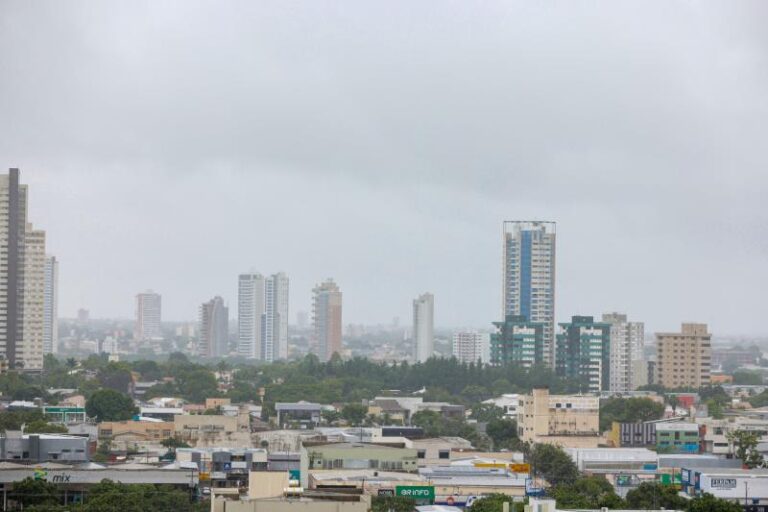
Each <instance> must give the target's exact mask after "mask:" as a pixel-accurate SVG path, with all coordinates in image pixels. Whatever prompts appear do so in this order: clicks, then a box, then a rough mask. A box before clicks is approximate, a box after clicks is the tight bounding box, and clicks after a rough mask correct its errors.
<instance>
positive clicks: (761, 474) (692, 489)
mask: <svg viewBox="0 0 768 512" xmlns="http://www.w3.org/2000/svg"><path fill="white" fill-rule="evenodd" d="M681 484H682V490H683V492H684V493H685V494H687V495H688V496H691V497H693V496H701V495H702V494H704V493H709V494H712V495H713V496H715V497H716V498H720V499H723V500H728V501H732V502H734V503H739V504H744V505H765V504H767V503H768V469H750V470H745V469H736V468H733V469H718V468H706V469H691V468H683V470H682V471H681Z"/></svg>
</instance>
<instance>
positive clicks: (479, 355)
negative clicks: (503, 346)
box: [451, 331, 491, 363]
mask: <svg viewBox="0 0 768 512" xmlns="http://www.w3.org/2000/svg"><path fill="white" fill-rule="evenodd" d="M451 353H452V354H453V357H455V358H456V359H458V360H459V361H461V362H462V363H476V362H478V361H480V362H481V363H489V362H490V361H491V335H490V334H489V333H485V332H476V331H473V332H468V331H463V332H455V333H453V339H452V340H451Z"/></svg>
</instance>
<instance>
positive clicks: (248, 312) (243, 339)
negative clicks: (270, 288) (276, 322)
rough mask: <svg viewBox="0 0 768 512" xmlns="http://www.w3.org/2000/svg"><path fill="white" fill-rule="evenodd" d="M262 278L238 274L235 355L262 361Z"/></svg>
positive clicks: (256, 275) (263, 287)
mask: <svg viewBox="0 0 768 512" xmlns="http://www.w3.org/2000/svg"><path fill="white" fill-rule="evenodd" d="M264 290H265V280H264V276H262V275H261V274H256V273H249V274H240V276H239V277H238V280H237V353H238V354H239V355H241V356H243V357H247V358H249V359H264V343H263V341H264V339H263V334H264V333H263V330H264V323H263V321H264V311H265V309H264V302H265V296H264Z"/></svg>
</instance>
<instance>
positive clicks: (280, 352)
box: [262, 272, 288, 362]
mask: <svg viewBox="0 0 768 512" xmlns="http://www.w3.org/2000/svg"><path fill="white" fill-rule="evenodd" d="M264 301H265V305H264V317H263V325H264V327H263V329H264V331H263V332H264V335H263V340H264V357H263V358H262V359H263V360H264V361H269V362H272V361H276V360H278V359H286V358H287V357H288V276H286V275H285V274H284V273H282V272H279V273H277V274H273V275H271V276H269V277H268V278H267V279H266V282H265V287H264Z"/></svg>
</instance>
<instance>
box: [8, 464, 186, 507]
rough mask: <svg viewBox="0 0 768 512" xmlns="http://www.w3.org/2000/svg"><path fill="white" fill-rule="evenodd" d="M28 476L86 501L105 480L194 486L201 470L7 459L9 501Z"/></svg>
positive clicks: (70, 498)
mask: <svg viewBox="0 0 768 512" xmlns="http://www.w3.org/2000/svg"><path fill="white" fill-rule="evenodd" d="M26 478H34V479H35V480H44V481H46V482H48V483H50V484H55V485H56V486H57V487H58V488H59V489H60V490H61V491H66V496H67V498H66V499H67V500H68V503H71V504H74V503H82V502H83V497H84V496H85V495H86V494H87V493H88V490H89V489H90V488H91V487H93V486H94V485H98V484H100V483H101V482H102V480H105V479H106V480H112V481H113V482H120V483H123V484H163V485H171V486H174V487H176V488H179V489H184V490H192V489H194V488H195V487H197V485H198V484H199V479H198V472H197V470H196V469H194V468H183V467H178V465H176V466H162V467H158V466H150V465H145V464H123V465H114V466H101V465H99V464H94V463H92V462H91V463H88V464H77V465H65V464H58V463H57V464H51V463H46V464H39V465H22V464H14V463H9V462H6V463H4V464H2V465H0V488H2V489H3V491H7V497H8V501H11V499H12V496H13V492H12V491H13V486H14V484H16V483H18V482H21V481H22V480H24V479H26Z"/></svg>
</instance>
